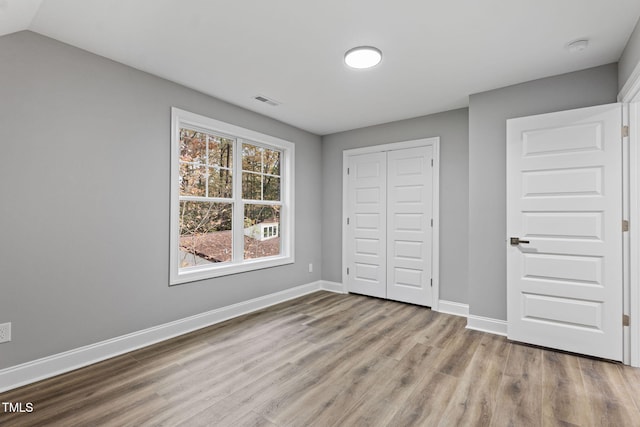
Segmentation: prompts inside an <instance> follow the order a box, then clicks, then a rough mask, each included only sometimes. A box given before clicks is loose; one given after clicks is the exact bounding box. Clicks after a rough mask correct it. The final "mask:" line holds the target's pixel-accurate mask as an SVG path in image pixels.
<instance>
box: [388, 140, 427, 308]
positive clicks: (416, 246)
mask: <svg viewBox="0 0 640 427" xmlns="http://www.w3.org/2000/svg"><path fill="white" fill-rule="evenodd" d="M432 158H433V146H427V147H418V148H411V149H405V150H397V151H389V152H388V154H387V191H388V193H387V194H388V195H387V298H389V299H392V300H397V301H404V302H409V303H412V304H419V305H426V306H431V305H432V300H431V260H432V253H431V250H432V249H431V246H432V245H431V242H432V230H433V228H432V225H431V221H432V218H433V176H432V174H433V168H432V165H431V160H432Z"/></svg>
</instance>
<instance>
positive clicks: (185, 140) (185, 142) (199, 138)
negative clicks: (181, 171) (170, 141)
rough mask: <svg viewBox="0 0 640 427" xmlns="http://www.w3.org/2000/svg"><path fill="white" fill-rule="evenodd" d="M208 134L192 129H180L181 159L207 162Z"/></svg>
mask: <svg viewBox="0 0 640 427" xmlns="http://www.w3.org/2000/svg"><path fill="white" fill-rule="evenodd" d="M206 150H207V136H206V135H205V134H204V133H201V132H196V131H194V130H191V129H180V161H182V162H194V163H198V162H200V163H205V162H206V153H207V151H206Z"/></svg>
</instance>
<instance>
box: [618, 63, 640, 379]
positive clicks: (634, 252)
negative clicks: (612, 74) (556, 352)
mask: <svg viewBox="0 0 640 427" xmlns="http://www.w3.org/2000/svg"><path fill="white" fill-rule="evenodd" d="M618 101H619V102H622V103H624V104H625V106H626V108H625V115H624V116H623V124H624V125H628V126H629V137H628V138H626V147H625V148H626V149H625V150H624V151H623V165H625V167H626V168H627V171H628V173H627V174H625V183H627V186H628V187H627V188H628V190H626V191H625V193H624V197H625V198H626V203H625V206H626V209H625V215H626V216H627V218H628V219H629V218H640V171H639V170H638V168H639V167H640V149H638V144H640V132H638V129H639V126H640V63H638V64H637V65H636V67H635V69H634V70H633V72H632V73H631V76H630V77H629V79H628V80H627V82H626V83H625V85H624V86H623V87H622V90H621V91H620V93H619V94H618ZM628 234H629V236H628V242H626V243H627V244H626V246H625V248H624V250H625V260H628V263H627V264H626V266H625V278H626V281H625V283H624V289H625V291H624V297H625V300H624V308H625V313H627V314H629V317H630V318H631V322H630V326H629V327H625V328H624V329H625V333H624V356H625V360H624V363H625V364H630V365H631V366H635V367H640V221H635V220H634V221H633V222H632V223H630V224H629V233H628Z"/></svg>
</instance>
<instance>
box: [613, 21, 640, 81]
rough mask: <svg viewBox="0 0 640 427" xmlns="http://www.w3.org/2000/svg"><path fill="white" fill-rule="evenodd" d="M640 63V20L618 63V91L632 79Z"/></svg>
mask: <svg viewBox="0 0 640 427" xmlns="http://www.w3.org/2000/svg"><path fill="white" fill-rule="evenodd" d="M638 63H640V20H638V22H637V23H636V28H635V29H634V30H633V33H631V36H630V37H629V41H628V42H627V45H626V46H625V48H624V51H622V56H621V57H620V60H619V61H618V90H620V89H622V86H624V84H625V83H626V82H627V80H628V79H629V77H631V73H633V70H634V69H635V68H636V65H638Z"/></svg>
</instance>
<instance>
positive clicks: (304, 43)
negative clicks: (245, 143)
mask: <svg viewBox="0 0 640 427" xmlns="http://www.w3.org/2000/svg"><path fill="white" fill-rule="evenodd" d="M639 16H640V1H638V0H607V1H605V0H482V1H478V0H398V1H390V0H323V1H304V0H235V1H229V0H225V1H222V0H0V35H3V34H8V33H11V32H15V31H19V30H23V29H29V30H32V31H35V32H38V33H40V34H44V35H46V36H49V37H52V38H54V39H57V40H60V41H63V42H66V43H69V44H71V45H74V46H77V47H80V48H82V49H86V50H88V51H91V52H94V53H96V54H99V55H102V56H105V57H107V58H111V59H113V60H116V61H119V62H122V63H125V64H128V65H130V66H132V67H135V68H138V69H140V70H144V71H147V72H149V73H152V74H155V75H158V76H161V77H164V78H167V79H169V80H173V81H175V82H178V83H181V84H183V85H185V86H188V87H191V88H193V89H196V90H198V91H201V92H204V93H207V94H210V95H213V96H215V97H217V98H220V99H223V100H226V101H228V102H231V103H233V104H236V105H239V106H242V107H245V108H247V109H250V110H253V111H257V112H259V113H262V114H264V115H267V116H269V117H273V118H275V119H278V120H281V121H283V122H285V123H289V124H291V125H294V126H297V127H300V128H302V129H306V130H308V131H311V132H314V133H316V134H320V135H324V134H328V133H333V132H337V131H342V130H347V129H354V128H358V127H363V126H368V125H373V124H378V123H385V122H389V121H394V120H399V119H404V118H410V117H416V116H421V115H425V114H430V113H435V112H440V111H445V110H449V109H453V108H458V107H464V106H466V105H468V95H469V94H472V93H477V92H482V91H485V90H490V89H494V88H498V87H503V86H507V85H511V84H515V83H520V82H524V81H528V80H533V79H537V78H541V77H546V76H551V75H556V74H560V73H565V72H570V71H575V70H580V69H584V68H588V67H592V66H597V65H602V64H607V63H611V62H616V61H617V60H618V59H619V58H620V55H621V53H622V50H623V48H624V46H625V44H626V42H627V40H628V38H629V35H630V34H631V32H632V30H633V28H634V25H635V23H636V21H637V20H638V17H639ZM581 38H588V39H589V40H590V44H589V48H588V49H587V50H586V51H584V52H581V53H579V54H570V53H569V52H568V49H567V47H566V45H567V43H568V42H570V41H573V40H576V39H581ZM358 45H372V46H376V47H378V48H379V49H381V50H382V52H383V55H384V56H383V60H382V63H381V64H380V65H378V66H377V67H375V68H373V69H370V70H351V69H348V68H347V67H346V66H345V65H344V64H343V55H344V52H345V51H346V50H348V49H350V48H352V47H354V46H358ZM258 94H260V95H264V96H267V97H270V98H273V99H275V100H277V101H279V102H281V103H282V104H281V105H279V106H276V107H271V106H268V105H265V104H262V103H260V102H258V101H256V100H254V99H253V97H254V96H256V95H258Z"/></svg>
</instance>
